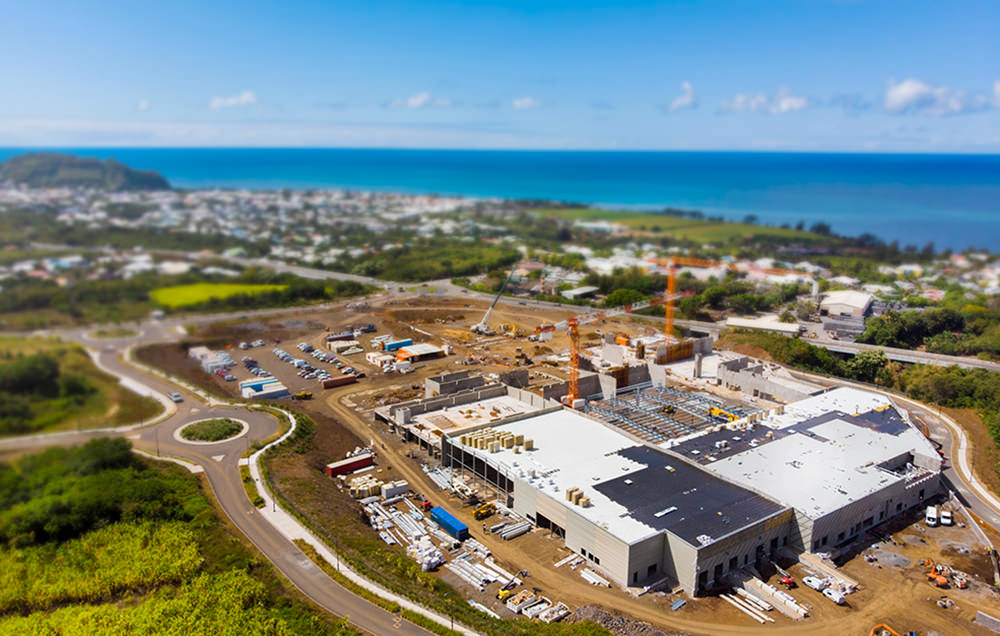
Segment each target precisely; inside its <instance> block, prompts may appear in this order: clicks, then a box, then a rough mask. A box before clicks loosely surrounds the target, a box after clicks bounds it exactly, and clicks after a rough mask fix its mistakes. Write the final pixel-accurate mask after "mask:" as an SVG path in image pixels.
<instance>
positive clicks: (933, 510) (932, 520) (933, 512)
mask: <svg viewBox="0 0 1000 636" xmlns="http://www.w3.org/2000/svg"><path fill="white" fill-rule="evenodd" d="M924 523H926V524H927V527H928V528H934V527H936V526H937V524H938V509H937V506H927V512H926V513H925V516H924Z"/></svg>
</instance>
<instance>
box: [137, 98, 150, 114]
mask: <svg viewBox="0 0 1000 636" xmlns="http://www.w3.org/2000/svg"><path fill="white" fill-rule="evenodd" d="M135 109H136V110H137V111H139V112H140V113H144V112H146V111H147V110H149V100H145V99H140V100H139V103H138V104H136V105H135Z"/></svg>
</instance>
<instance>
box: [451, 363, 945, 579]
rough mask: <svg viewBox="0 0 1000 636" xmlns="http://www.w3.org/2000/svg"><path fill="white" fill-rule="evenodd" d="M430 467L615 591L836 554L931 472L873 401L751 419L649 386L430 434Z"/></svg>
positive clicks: (907, 429)
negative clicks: (577, 406)
mask: <svg viewBox="0 0 1000 636" xmlns="http://www.w3.org/2000/svg"><path fill="white" fill-rule="evenodd" d="M595 376H597V374H594V376H586V377H595ZM598 377H599V376H598ZM605 382H607V381H606V380H605ZM598 384H600V381H599V380H598ZM553 403H554V402H553V401H551V400H549V401H546V402H544V403H543V404H553ZM441 461H442V464H443V465H444V466H446V467H450V468H452V469H453V470H457V471H459V472H460V473H462V474H463V475H464V476H465V478H466V479H467V480H470V479H471V481H472V483H473V484H475V485H476V487H477V488H479V490H480V496H481V497H487V496H491V495H495V496H496V497H497V498H498V500H499V501H501V502H502V503H504V504H505V505H507V506H508V507H510V508H511V509H512V510H514V511H515V512H516V513H518V514H520V515H522V516H524V517H525V518H527V519H529V520H531V521H532V522H533V523H534V524H536V525H537V526H539V527H541V528H545V529H547V530H549V531H550V532H552V533H553V534H555V535H557V536H560V537H562V538H563V539H564V540H565V543H566V545H567V547H569V548H570V549H572V550H574V551H575V552H577V553H579V554H580V555H581V556H583V557H585V558H587V559H588V560H589V561H590V563H591V564H592V567H595V568H598V569H599V570H600V571H602V572H604V573H605V574H606V575H607V576H608V577H609V578H610V579H611V580H613V581H615V582H616V583H618V584H620V585H628V586H643V585H650V584H654V583H657V584H665V585H668V586H671V587H680V588H682V589H684V590H686V591H687V592H689V593H691V594H700V593H704V592H707V591H709V590H711V589H712V588H714V587H716V586H718V585H727V584H728V579H729V578H731V577H736V578H742V577H744V576H746V574H747V569H746V568H747V567H748V566H761V565H764V564H767V563H768V562H769V561H770V560H771V559H773V558H775V557H776V556H777V554H776V553H777V552H778V551H779V550H790V551H793V552H796V553H799V552H807V551H812V552H820V551H822V552H836V551H837V550H838V549H839V548H841V547H842V546H846V545H848V544H850V543H851V542H852V541H854V540H856V539H858V538H859V537H860V536H861V535H862V534H863V533H864V532H865V531H867V530H869V529H871V528H873V527H874V526H877V525H879V524H881V523H883V522H885V521H887V520H888V519H890V518H892V517H894V516H896V515H898V514H901V513H903V512H905V511H907V510H910V509H912V508H914V507H915V506H920V505H922V504H923V503H924V502H926V501H927V499H929V498H931V497H933V496H934V495H936V494H937V493H938V490H939V479H940V470H941V462H940V459H939V458H938V455H937V453H936V451H935V449H934V448H933V446H932V445H931V444H930V442H929V441H928V440H927V439H926V438H925V437H924V436H923V435H922V434H921V433H920V432H919V431H918V430H917V429H916V428H914V427H913V425H912V424H911V423H910V422H909V421H908V419H907V418H906V415H905V412H903V411H899V410H897V409H896V408H895V406H894V405H893V404H892V402H891V401H890V400H889V399H888V398H885V397H883V396H881V395H877V394H873V393H868V392H865V391H858V390H855V389H845V388H841V389H835V390H832V391H829V392H826V393H823V394H821V395H818V396H814V397H810V398H808V399H805V400H801V401H799V402H796V403H793V404H790V405H787V406H785V407H778V408H775V409H770V410H753V409H751V408H747V407H743V408H741V407H740V406H739V405H732V404H727V403H723V402H722V401H721V400H718V399H716V398H714V397H713V396H707V395H705V394H698V393H689V392H684V391H680V390H677V389H674V388H673V387H670V386H667V385H656V386H653V385H652V384H651V385H650V386H645V387H641V388H638V389H632V391H631V392H630V393H628V394H626V395H618V394H617V393H616V392H615V391H614V390H613V388H612V390H611V393H610V394H609V395H607V396H606V397H601V398H600V399H597V400H594V401H593V402H591V404H589V405H588V406H587V411H586V412H581V411H578V410H573V409H567V408H559V407H558V406H557V407H555V408H542V409H540V410H538V411H537V412H534V413H526V414H522V415H519V416H516V417H511V418H507V419H505V420H504V421H498V422H483V423H482V424H480V425H478V426H469V427H466V428H463V429H462V430H461V431H456V432H453V433H445V434H443V435H442V436H441Z"/></svg>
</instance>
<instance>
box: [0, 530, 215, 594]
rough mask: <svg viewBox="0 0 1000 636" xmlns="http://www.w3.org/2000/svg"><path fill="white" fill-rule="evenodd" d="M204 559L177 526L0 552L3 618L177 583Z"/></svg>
mask: <svg viewBox="0 0 1000 636" xmlns="http://www.w3.org/2000/svg"><path fill="white" fill-rule="evenodd" d="M202 561H203V559H202V558H201V556H200V555H199V552H198V544H197V542H196V541H195V538H194V534H193V533H192V532H191V531H190V530H189V529H188V528H187V527H186V524H184V523H181V522H175V521H168V522H160V523H156V522H142V523H117V524H114V525H111V526H108V527H105V528H101V529H100V530H95V531H93V532H89V533H87V534H85V535H84V536H82V537H80V538H79V539H73V540H71V541H67V542H65V543H61V544H44V545H40V546H31V547H27V548H20V549H11V550H7V551H3V552H0V613H7V612H11V611H17V612H24V611H36V610H40V609H45V608H48V607H52V606H55V605H61V604H64V603H69V602H81V601H84V602H95V601H101V600H103V599H105V598H109V597H111V596H113V595H116V594H120V593H121V592H123V591H125V590H134V589H140V588H147V589H148V588H150V587H156V586H159V585H164V584H167V583H174V582H178V581H181V580H184V579H186V578H189V577H191V576H193V575H194V574H196V573H197V571H198V569H199V568H200V567H201V564H202Z"/></svg>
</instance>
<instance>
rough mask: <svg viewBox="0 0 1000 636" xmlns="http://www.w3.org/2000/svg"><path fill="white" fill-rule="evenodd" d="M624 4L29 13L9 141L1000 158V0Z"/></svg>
mask: <svg viewBox="0 0 1000 636" xmlns="http://www.w3.org/2000/svg"><path fill="white" fill-rule="evenodd" d="M617 4H620V5H625V3H617ZM610 5H611V3H604V4H603V5H602V4H596V3H589V2H572V3H570V2H565V3H563V2H548V3H546V2H541V1H539V2H508V3H490V2H475V3H464V2H436V1H434V0H425V1H423V2H416V1H415V2H356V3H354V2H330V1H314V2H305V1H294V0H285V1H284V2H266V3H265V2H253V1H250V0H247V1H244V2H211V3H207V2H188V1H186V0H172V1H171V2H138V1H130V0H123V1H120V2H85V1H83V0H76V1H73V2H46V1H44V0H43V1H38V2H20V3H8V6H6V7H5V9H4V17H3V20H2V21H0V60H2V62H0V145H3V146H352V147H353V146H365V147H425V148H593V149H709V150H714V149H738V150H803V151H812V150H818V151H872V152H882V151H893V152H992V153H996V152H1000V33H998V31H1000V29H998V26H1000V2H962V1H949V2H940V1H938V2H920V1H905V2H904V1H898V2H877V1H871V2H868V1H863V0H859V1H849V0H841V1H822V0H799V1H794V2H792V1H790V2H782V1H777V0H774V1H760V0H757V1H739V0H734V1H731V2H694V1H688V2H683V1H678V2H669V3H655V2H634V3H628V6H610Z"/></svg>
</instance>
